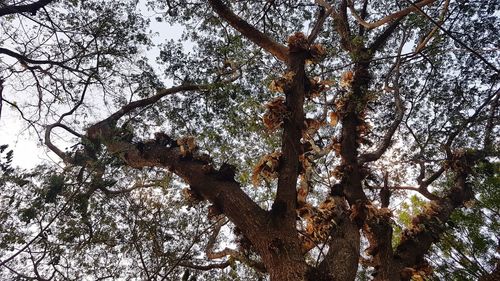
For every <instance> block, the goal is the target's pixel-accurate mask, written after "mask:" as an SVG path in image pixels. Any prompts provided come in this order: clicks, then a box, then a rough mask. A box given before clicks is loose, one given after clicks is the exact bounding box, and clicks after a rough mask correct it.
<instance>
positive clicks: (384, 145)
mask: <svg viewBox="0 0 500 281" xmlns="http://www.w3.org/2000/svg"><path fill="white" fill-rule="evenodd" d="M406 39H407V38H406V34H403V40H401V44H400V45H399V49H398V57H397V59H396V62H395V64H394V65H393V67H392V68H391V70H390V71H389V74H388V75H387V77H386V79H385V86H386V88H387V89H390V90H392V91H393V92H394V102H395V105H396V113H395V118H394V121H393V123H392V124H391V126H390V127H389V129H388V130H387V132H386V133H385V135H384V137H383V138H382V142H381V143H380V145H379V146H378V148H377V149H376V150H375V151H374V152H369V153H365V154H363V155H361V156H360V161H359V162H360V163H366V162H371V161H375V160H378V159H379V158H380V157H381V156H382V155H383V154H384V153H385V151H386V150H387V149H388V148H389V146H390V144H391V141H392V137H393V136H394V133H395V132H396V130H397V129H398V127H399V124H401V121H402V120H403V117H404V113H405V108H404V105H403V101H402V100H401V96H400V94H399V89H400V86H399V77H400V74H401V73H400V66H401V53H402V50H403V46H404V44H405V43H406ZM394 70H395V78H394V82H393V86H392V87H389V81H388V80H389V77H390V76H391V73H392V72H393V71H394Z"/></svg>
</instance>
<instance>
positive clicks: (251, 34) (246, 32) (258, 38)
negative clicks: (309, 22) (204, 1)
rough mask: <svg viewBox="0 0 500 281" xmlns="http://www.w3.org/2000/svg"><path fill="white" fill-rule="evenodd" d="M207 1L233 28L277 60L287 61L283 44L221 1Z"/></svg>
mask: <svg viewBox="0 0 500 281" xmlns="http://www.w3.org/2000/svg"><path fill="white" fill-rule="evenodd" d="M208 2H209V3H210V6H212V8H213V9H214V10H215V12H216V13H217V14H218V15H219V16H220V17H221V18H223V19H224V20H225V21H226V22H228V23H229V24H230V25H231V26H232V27H233V28H234V29H236V30H238V31H239V32H241V34H243V36H245V37H246V38H248V39H249V40H250V41H252V42H254V43H255V44H257V45H258V46H259V47H261V48H263V49H264V50H266V51H268V52H269V53H271V54H272V55H274V56H275V57H277V58H278V59H279V60H281V61H284V62H286V61H287V59H288V55H287V54H288V49H287V48H286V47H285V46H284V45H282V44H280V43H278V42H276V41H274V40H273V39H272V38H270V37H269V36H267V35H266V34H264V33H262V32H261V31H259V30H258V29H256V28H255V27H254V26H252V25H251V24H249V23H248V22H246V21H245V20H244V19H242V18H240V17H239V16H238V15H236V14H235V13H234V12H233V11H232V10H231V9H230V8H229V7H227V6H226V5H224V3H223V2H222V1H220V0H209V1H208Z"/></svg>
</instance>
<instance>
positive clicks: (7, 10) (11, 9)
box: [0, 0, 54, 17]
mask: <svg viewBox="0 0 500 281" xmlns="http://www.w3.org/2000/svg"><path fill="white" fill-rule="evenodd" d="M53 1H54V0H39V1H37V2H33V3H31V4H26V5H6V6H3V7H0V17H3V16H5V15H11V14H18V13H31V14H32V15H34V14H36V12H37V11H38V10H40V9H41V8H43V7H45V6H46V5H48V4H49V3H50V2H53ZM3 5H5V4H3Z"/></svg>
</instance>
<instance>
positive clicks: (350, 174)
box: [40, 0, 474, 281]
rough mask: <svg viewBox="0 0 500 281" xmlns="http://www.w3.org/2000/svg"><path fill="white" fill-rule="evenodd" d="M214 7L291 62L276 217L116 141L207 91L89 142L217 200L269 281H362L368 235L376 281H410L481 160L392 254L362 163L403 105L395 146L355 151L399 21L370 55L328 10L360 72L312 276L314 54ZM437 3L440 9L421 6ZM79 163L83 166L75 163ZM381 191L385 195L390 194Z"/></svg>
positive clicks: (224, 183)
mask: <svg viewBox="0 0 500 281" xmlns="http://www.w3.org/2000/svg"><path fill="white" fill-rule="evenodd" d="M40 2H42V1H40ZM47 2H49V1H47ZM208 2H209V3H210V5H211V6H212V7H213V9H214V10H215V12H216V13H217V14H218V15H219V16H220V17H221V18H223V19H224V20H225V21H227V22H228V23H229V24H230V25H231V26H232V27H234V28H235V29H236V30H238V31H239V32H241V33H242V34H243V36H245V37H247V38H248V39H250V40H251V41H252V42H254V43H255V44H257V45H258V46H260V47H262V48H264V49H265V50H266V51H268V52H269V53H271V54H273V55H275V56H276V57H277V58H278V59H280V60H281V61H284V62H286V63H287V72H288V73H292V74H293V75H292V78H291V81H289V83H287V84H286V85H285V87H284V88H283V90H284V94H285V98H286V99H285V104H286V109H287V114H286V115H285V116H283V132H282V137H281V153H282V154H281V155H282V156H281V158H280V161H279V162H280V163H279V171H278V172H279V175H278V183H277V193H276V198H275V200H274V203H273V206H272V209H271V210H269V211H268V210H263V209H262V208H261V207H259V206H258V205H257V204H256V203H255V202H254V201H252V199H251V198H250V197H249V196H247V194H245V192H243V191H242V189H241V188H240V185H239V184H238V183H237V182H236V181H235V180H234V178H232V177H227V173H225V172H224V171H223V170H222V168H221V169H220V170H216V169H215V168H214V167H213V166H212V164H211V159H210V157H209V156H207V155H200V154H198V153H197V152H196V151H188V153H186V151H183V149H181V148H180V147H178V146H174V145H172V146H168V145H167V146H166V145H165V144H161V143H158V142H157V141H155V140H148V141H144V142H142V143H141V145H140V146H139V145H138V143H133V142H132V141H131V140H129V141H127V140H123V139H120V138H118V137H117V135H118V134H119V132H118V131H117V129H116V128H115V125H116V122H117V121H118V120H119V119H120V118H121V117H122V116H124V115H125V114H126V113H128V112H130V111H132V110H134V109H136V108H141V107H144V106H147V105H150V104H153V103H155V102H157V101H158V100H160V99H161V98H162V97H164V96H166V95H169V94H173V93H178V92H182V91H202V90H206V89H209V88H210V86H209V85H201V86H200V85H181V86H178V87H173V88H171V89H166V90H161V91H159V92H158V93H157V95H155V96H152V97H150V98H146V99H143V100H139V101H134V102H131V103H130V104H128V105H126V106H124V107H123V108H122V109H121V110H119V111H117V112H116V113H114V114H112V115H111V116H110V117H109V118H107V119H105V120H103V121H101V122H99V123H97V124H95V125H94V126H91V127H90V128H89V129H88V130H87V134H86V136H85V138H86V139H87V140H89V141H90V142H91V143H93V144H94V145H95V146H101V145H103V146H105V147H106V148H107V150H108V151H109V152H110V153H112V154H115V155H116V156H117V157H120V158H121V159H123V161H125V163H126V164H127V165H128V166H130V167H134V168H143V167H164V168H165V169H169V170H171V171H172V172H174V173H175V174H177V175H179V176H180V177H182V178H183V179H184V181H185V182H186V183H187V184H189V186H190V189H191V191H192V192H193V193H194V194H195V195H196V196H198V197H200V198H201V199H202V200H208V201H210V202H211V203H212V204H213V205H214V206H215V207H216V208H217V209H218V210H219V211H220V212H221V213H222V214H224V215H225V216H226V217H227V218H229V220H230V221H231V222H232V223H234V224H235V225H236V227H238V229H240V230H241V231H242V234H243V235H244V236H245V237H246V238H247V239H248V240H249V241H250V243H251V245H252V246H253V248H254V249H255V251H256V252H257V254H258V255H259V256H260V258H261V261H262V263H263V264H264V266H265V269H266V270H267V272H268V273H269V274H270V277H271V280H272V281H296V280H310V281H313V280H318V281H334V280H335V281H341V280H342V281H344V280H346V281H348V280H355V277H356V272H357V269H358V262H359V259H360V237H361V231H363V232H364V234H365V235H366V237H367V238H368V240H369V243H370V247H369V248H368V251H367V253H368V254H369V255H370V257H371V260H370V263H371V265H373V267H374V268H375V274H374V278H375V280H408V279H409V278H410V277H411V275H409V276H406V275H404V274H403V273H404V272H405V270H406V269H407V268H415V267H418V266H419V265H420V264H421V263H422V261H423V257H424V255H425V254H426V253H427V252H428V250H429V249H430V247H431V245H432V243H434V242H436V241H437V239H438V237H439V234H440V233H442V231H443V228H442V222H444V221H447V220H448V219H449V217H450V215H451V213H452V211H453V210H454V209H455V208H457V207H459V206H461V205H462V204H463V202H465V201H467V200H469V199H470V198H472V192H471V190H470V187H469V186H468V184H467V181H466V180H467V175H468V173H469V170H468V169H469V167H470V166H471V165H472V163H473V162H474V160H471V159H472V158H473V157H471V156H469V155H467V154H461V155H457V156H456V157H454V158H452V159H450V161H453V163H455V166H454V167H455V170H456V171H455V172H456V179H455V188H454V189H453V190H451V191H450V192H449V194H448V195H447V196H445V197H443V198H437V197H432V198H434V199H436V200H434V201H432V202H431V203H430V207H429V209H428V212H427V213H425V214H422V215H421V216H420V217H418V220H417V221H415V223H414V225H413V227H412V228H411V229H408V230H407V231H406V232H405V233H404V235H403V237H402V240H401V243H400V245H399V246H398V247H397V248H396V249H392V245H391V242H392V226H391V220H390V213H389V212H387V209H385V208H377V207H375V206H373V205H372V204H371V203H370V202H369V200H368V199H367V196H366V195H365V192H364V190H363V186H362V181H363V179H364V178H365V177H366V174H365V172H364V170H363V169H364V165H365V163H364V162H367V161H374V160H376V159H378V158H379V157H380V156H381V155H382V154H383V153H384V151H385V149H387V147H388V146H389V144H390V140H391V138H392V135H393V134H394V131H395V130H396V129H397V126H398V124H399V122H400V121H401V119H402V116H403V111H404V110H403V109H402V105H401V101H398V100H397V101H396V102H397V107H398V108H397V112H398V117H397V118H398V120H399V121H398V122H397V124H396V125H394V126H393V127H391V128H390V131H389V132H388V133H387V136H388V137H387V138H385V139H384V140H383V143H381V144H380V147H381V148H380V149H379V150H377V151H376V153H373V154H371V155H369V156H366V155H365V156H363V157H360V156H359V151H358V147H359V143H360V139H361V137H362V131H363V129H360V128H361V127H362V126H363V122H364V114H365V110H366V107H367V103H368V101H367V93H368V88H369V84H370V81H371V76H370V70H369V68H370V61H371V59H372V58H373V56H374V54H375V52H376V51H377V50H379V49H380V48H381V47H382V46H383V45H384V44H385V42H386V41H387V38H389V37H390V35H391V34H392V33H393V32H394V31H395V30H396V29H397V27H398V24H399V20H400V18H401V17H396V18H394V20H393V19H392V18H391V20H393V21H392V22H391V24H390V25H389V26H388V27H387V28H386V29H385V30H384V31H383V32H381V34H380V35H379V36H377V37H376V38H375V39H374V40H373V43H372V44H371V45H370V47H365V45H364V43H360V42H355V41H354V40H352V38H351V33H352V32H351V30H350V27H349V24H348V20H347V7H348V5H347V4H348V3H347V1H345V0H344V1H340V4H339V7H338V10H335V11H333V10H332V9H331V7H329V10H328V11H329V12H331V15H332V17H333V19H334V22H335V26H336V29H337V33H338V35H339V36H340V42H341V46H342V47H343V48H344V50H345V51H347V52H348V53H349V54H350V55H351V56H352V57H353V62H354V64H353V65H354V67H353V69H352V81H350V82H349V85H348V89H347V90H346V92H347V93H346V94H345V99H344V102H343V105H342V106H339V108H337V110H338V114H339V119H340V123H341V125H342V129H341V140H340V145H341V147H340V158H341V165H340V170H341V171H342V174H341V181H340V184H337V185H336V186H337V189H336V190H332V194H331V195H332V196H333V197H334V201H335V204H336V205H335V206H336V207H335V210H334V214H335V215H334V219H333V220H332V221H331V222H330V223H331V224H332V228H331V232H330V233H329V234H328V237H327V240H326V241H323V243H325V244H326V245H327V246H328V252H327V253H326V254H325V255H324V258H323V260H322V262H320V263H319V264H318V265H317V266H315V267H313V266H311V265H308V264H307V263H306V261H305V255H304V251H303V247H302V246H303V245H302V242H301V240H300V239H299V233H298V230H297V225H296V224H297V222H296V220H297V214H296V209H297V178H298V176H299V169H300V161H299V157H300V156H301V154H303V153H304V151H303V148H302V144H301V138H302V137H303V131H304V129H305V125H304V121H305V117H304V101H305V98H306V95H307V94H308V93H307V91H308V88H309V87H310V83H311V82H310V81H309V78H308V77H307V74H306V71H305V63H306V60H307V59H310V57H311V53H310V49H309V48H310V44H311V43H312V42H309V41H308V40H307V37H306V36H304V35H303V34H301V33H296V34H294V35H292V36H291V37H290V39H289V46H288V47H285V46H283V45H281V44H279V43H276V42H275V41H274V40H273V39H271V38H269V37H268V36H267V35H265V34H264V33H262V32H260V31H258V30H257V29H255V27H253V26H252V25H250V24H249V23H247V22H246V21H244V20H243V19H241V18H240V17H239V16H237V15H236V14H234V13H233V12H232V11H231V9H230V8H229V7H228V6H226V5H224V3H223V2H222V1H218V0H210V1H208ZM430 2H433V1H422V3H430ZM406 14H407V13H405V14H404V15H406ZM322 21H324V18H323V19H322ZM315 32H317V31H315ZM53 127H54V126H52V127H49V128H48V131H47V132H48V133H47V136H46V141H47V143H48V145H49V147H51V146H50V145H52V144H51V143H50V129H52V128H53ZM52 146H53V145H52ZM51 149H53V150H54V151H55V152H56V153H57V154H58V155H60V156H61V157H62V158H63V159H65V160H66V161H69V162H71V161H72V160H71V159H70V158H69V156H68V155H65V154H64V153H62V152H61V151H60V150H58V149H57V148H55V146H54V147H51ZM73 163H76V164H78V161H73ZM439 175H440V174H438V176H439ZM423 182H425V181H423ZM427 184H428V183H427ZM386 188H387V186H386ZM384 191H386V192H388V189H387V190H384ZM346 202H348V204H347V203H346ZM388 204H389V195H387V196H386V199H384V201H383V205H382V207H387V206H388Z"/></svg>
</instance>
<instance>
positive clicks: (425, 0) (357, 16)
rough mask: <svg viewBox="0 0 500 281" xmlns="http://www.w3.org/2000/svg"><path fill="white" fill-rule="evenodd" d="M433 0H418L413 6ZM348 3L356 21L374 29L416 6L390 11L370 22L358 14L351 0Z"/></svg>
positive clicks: (426, 3)
mask: <svg viewBox="0 0 500 281" xmlns="http://www.w3.org/2000/svg"><path fill="white" fill-rule="evenodd" d="M435 1H436V0H422V1H420V2H417V3H416V4H415V6H416V7H419V8H420V7H424V6H427V5H429V4H431V3H433V2H435ZM348 3H349V4H348V6H349V10H350V11H351V14H352V15H353V17H354V18H355V19H356V21H358V23H359V24H360V25H362V26H364V27H365V28H367V29H374V28H376V27H379V26H381V25H384V24H386V23H389V22H392V21H395V20H398V19H401V18H403V17H404V16H406V15H408V14H409V13H411V12H414V11H416V10H417V8H416V7H408V8H405V9H403V10H400V11H398V12H395V13H392V14H390V15H388V16H385V17H384V18H382V19H380V20H377V21H375V22H371V23H370V22H366V21H365V20H363V18H362V17H361V16H359V15H358V13H357V12H356V10H355V9H354V4H353V3H352V1H351V0H348Z"/></svg>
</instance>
